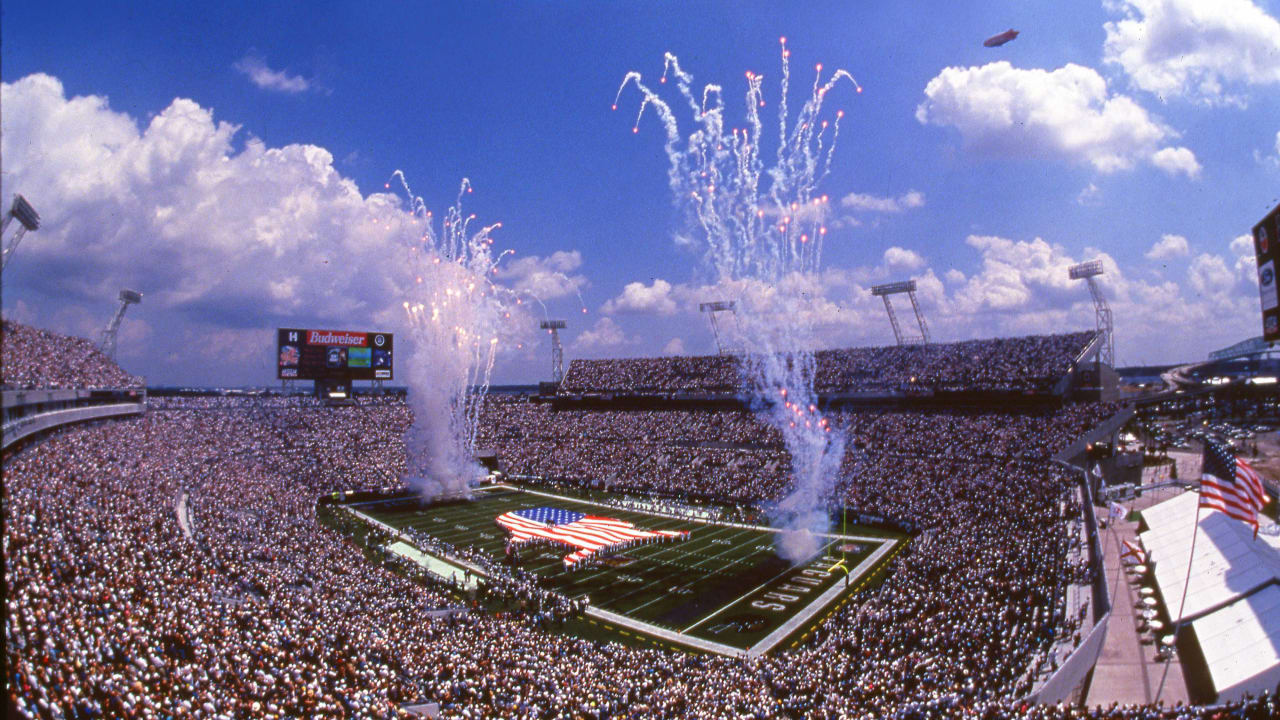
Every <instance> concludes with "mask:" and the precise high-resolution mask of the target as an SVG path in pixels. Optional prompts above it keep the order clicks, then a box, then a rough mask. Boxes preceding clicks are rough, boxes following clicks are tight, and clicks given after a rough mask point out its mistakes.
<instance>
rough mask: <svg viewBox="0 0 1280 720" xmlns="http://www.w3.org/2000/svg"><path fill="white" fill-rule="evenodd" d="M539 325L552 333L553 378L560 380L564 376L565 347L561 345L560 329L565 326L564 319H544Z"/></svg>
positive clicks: (556, 380)
mask: <svg viewBox="0 0 1280 720" xmlns="http://www.w3.org/2000/svg"><path fill="white" fill-rule="evenodd" d="M538 327H540V328H542V329H543V330H547V331H549V332H550V333H551V379H552V380H553V381H554V382H557V383H558V382H560V381H561V380H562V379H563V378H564V347H562V346H561V345H560V331H561V330H563V329H564V328H565V324H564V321H563V320H543V321H542V322H540V323H538Z"/></svg>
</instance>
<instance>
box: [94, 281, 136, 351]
mask: <svg viewBox="0 0 1280 720" xmlns="http://www.w3.org/2000/svg"><path fill="white" fill-rule="evenodd" d="M140 302H142V293H140V292H138V291H137V290H129V289H128V288H126V289H124V290H121V291H120V308H119V309H118V310H116V314H115V315H113V316H112V317H111V322H109V323H107V327H106V328H105V329H104V330H103V331H102V342H101V343H100V347H101V349H102V353H103V354H104V355H106V356H107V357H109V358H111V359H112V360H114V359H115V357H116V332H117V331H118V330H119V329H120V323H121V322H122V321H123V320H124V311H125V310H128V309H129V306H130V305H136V304H138V303H140Z"/></svg>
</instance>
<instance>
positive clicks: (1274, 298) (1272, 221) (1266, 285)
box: [1253, 205, 1280, 342]
mask: <svg viewBox="0 0 1280 720" xmlns="http://www.w3.org/2000/svg"><path fill="white" fill-rule="evenodd" d="M1277 245H1280V205H1277V206H1276V207H1275V209H1273V210H1272V211H1271V212H1269V213H1267V216H1266V217H1264V218H1262V221H1261V222H1259V223H1258V224H1257V225H1254V226H1253V247H1254V250H1256V251H1257V253H1258V294H1259V296H1260V299H1261V301H1262V339H1263V340H1266V341H1267V342H1272V341H1274V340H1280V283H1277V282H1276V280H1277V278H1276V272H1277V271H1278V270H1280V268H1277V262H1278V261H1280V247H1277Z"/></svg>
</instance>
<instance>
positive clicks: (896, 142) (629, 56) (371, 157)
mask: <svg viewBox="0 0 1280 720" xmlns="http://www.w3.org/2000/svg"><path fill="white" fill-rule="evenodd" d="M1068 5H1069V6H1064V5H1063V4H1062V3H1050V2H1028V1H1025V0H1019V1H1016V2H1015V1H1010V2H984V3H971V4H956V3H942V2H931V3H888V2H882V3H847V2H826V3H818V2H815V3H778V2H735V3H724V2H714V3H713V2H618V3H601V2H467V3H424V4H418V3H395V4H391V3H388V4H378V5H376V6H374V7H371V6H370V4H368V3H336V2H335V3H288V4H285V3H281V4H273V3H254V4H247V3H219V4H205V5H199V4H184V3H171V2H165V3H127V4H123V3H121V4H103V3H60V2H41V3H34V2H21V1H15V2H6V3H5V4H4V6H3V8H2V13H3V15H2V16H0V21H2V24H0V33H2V36H0V61H2V64H0V80H3V82H4V84H5V85H4V97H3V105H4V108H5V112H4V115H3V129H4V134H3V153H4V155H3V158H4V168H3V170H4V174H3V177H2V179H0V185H2V190H3V194H4V198H5V202H8V198H9V197H10V196H11V195H12V194H13V193H14V192H21V193H23V194H24V195H25V196H26V197H27V198H28V199H29V200H31V202H32V203H33V205H35V207H36V208H37V209H38V210H39V211H40V212H41V214H42V216H43V217H44V218H45V227H44V228H42V229H41V230H40V231H39V232H38V233H36V234H34V235H31V236H29V238H28V239H27V240H26V241H25V242H24V245H23V246H22V248H21V249H20V250H19V251H18V255H16V256H15V259H14V262H13V264H12V265H11V266H10V268H9V269H7V270H6V272H5V277H4V288H3V291H4V297H3V303H4V311H5V313H6V316H8V317H13V318H15V319H18V320H22V321H25V322H30V323H33V324H36V325H40V326H44V327H51V328H54V329H57V330H61V331H64V332H70V333H74V334H79V335H85V336H89V337H96V333H97V332H98V331H99V329H100V328H101V327H102V326H103V325H105V323H106V321H107V320H108V319H109V317H110V315H111V312H112V310H113V303H114V297H115V294H116V292H117V291H118V289H119V288H120V287H125V286H128V287H135V288H136V289H138V290H141V291H142V292H144V294H146V299H145V300H144V303H143V305H142V306H140V307H139V308H136V309H135V311H130V315H129V316H128V317H127V319H126V321H125V325H124V327H123V329H122V331H121V332H122V342H121V350H120V361H121V363H122V364H123V365H124V366H125V367H126V368H127V369H129V370H131V371H133V372H136V373H140V374H144V375H146V376H147V377H148V378H149V380H151V381H152V382H159V383H164V382H201V383H264V382H269V381H270V378H271V377H272V370H271V367H270V354H271V353H270V346H271V343H272V338H273V334H272V332H271V329H272V328H274V327H276V326H278V325H289V324H292V325H304V326H325V327H342V328H346V327H351V328H363V327H371V326H372V327H379V328H389V329H393V330H394V329H397V328H396V325H397V322H398V319H399V317H398V315H397V314H396V312H397V311H396V308H397V306H398V305H399V304H400V303H399V300H400V297H399V296H398V295H397V291H396V287H397V286H396V284H395V283H394V282H393V281H391V280H385V278H390V277H391V276H393V275H394V274H395V272H396V270H397V266H399V265H402V264H403V262H402V258H400V257H399V256H398V255H397V250H396V249H395V248H396V246H395V244H394V243H391V242H387V241H386V239H385V238H382V237H381V236H377V237H374V236H369V235H367V234H366V233H365V231H364V230H356V229H353V228H355V226H356V225H357V224H358V223H359V222H360V219H361V218H364V217H365V216H368V215H370V214H372V215H374V216H377V215H378V214H379V213H388V212H390V213H394V212H399V211H398V210H396V209H395V207H394V205H393V204H390V200H389V199H387V198H380V197H379V194H381V193H385V192H386V188H385V186H384V184H385V183H386V182H387V181H388V179H389V178H390V176H391V174H392V172H393V171H394V170H396V169H401V170H403V171H404V173H405V175H406V176H407V178H408V180H409V182H410V183H411V185H412V187H413V190H414V192H415V193H417V194H420V195H422V196H423V198H424V200H425V202H426V204H427V206H428V207H431V208H433V209H443V208H444V207H445V206H447V205H448V204H450V203H451V202H452V201H453V198H454V196H455V194H456V193H457V188H458V184H459V181H460V180H461V178H463V177H468V178H470V179H471V181H472V183H473V184H474V186H475V191H474V192H473V193H471V194H468V195H467V196H466V200H465V209H466V210H467V211H468V212H474V213H476V214H477V215H478V217H479V219H480V220H481V221H483V222H486V223H490V222H495V221H501V222H502V223H503V225H502V228H501V229H500V230H498V231H496V232H495V234H494V237H495V247H501V248H512V249H514V250H515V251H516V255H515V259H516V260H517V261H518V262H516V263H511V262H507V264H506V265H504V266H503V268H504V269H503V270H502V272H501V273H500V276H499V277H500V280H499V281H500V282H502V283H504V284H506V285H508V286H511V287H518V288H523V289H532V290H536V291H537V292H538V293H539V294H540V295H541V296H543V297H544V299H545V300H546V301H547V303H548V305H549V308H550V312H551V313H552V314H555V315H561V316H565V317H568V318H569V322H570V327H569V329H568V330H567V332H566V333H565V335H564V337H565V340H566V354H567V355H568V356H569V357H570V358H572V357H599V356H639V355H659V354H664V353H705V352H708V351H709V350H710V349H711V338H710V334H709V332H708V330H707V329H706V326H705V324H704V321H703V319H702V318H700V317H699V316H698V313H697V312H696V303H697V302H698V301H699V300H700V299H711V297H712V296H713V295H714V294H715V292H716V291H715V290H713V289H707V288H705V287H703V285H704V284H705V283H706V282H708V281H709V279H710V278H709V277H708V276H707V273H706V272H705V269H702V270H700V268H701V263H700V260H699V258H698V257H697V256H696V255H695V254H694V253H690V252H689V251H688V250H685V249H682V248H680V247H678V246H677V245H676V243H675V242H673V239H672V238H673V235H674V234H676V233H677V232H679V231H681V230H682V229H683V228H682V227H681V226H680V223H681V215H680V214H679V213H678V212H677V210H676V209H675V208H674V207H673V204H672V198H671V197H670V192H669V190H668V187H667V179H666V171H667V158H666V156H665V155H664V153H663V148H662V141H663V137H662V133H661V128H660V126H659V122H658V120H657V118H656V117H655V116H654V115H653V114H652V113H647V114H646V115H645V116H644V117H643V118H642V120H641V122H640V125H639V132H638V133H633V132H632V123H633V121H634V119H635V114H636V111H637V109H638V108H639V103H640V96H639V95H638V93H637V92H636V91H635V90H634V88H629V89H628V90H627V91H626V92H624V93H623V96H622V99H621V101H620V103H619V106H620V107H619V109H618V111H616V112H613V111H611V110H610V105H611V103H612V101H613V98H614V93H615V92H616V91H617V88H618V85H619V83H620V81H621V80H622V77H623V76H624V74H625V73H626V72H627V71H630V70H637V71H639V72H641V73H642V74H643V75H644V77H645V79H646V82H648V83H654V82H656V78H657V76H659V75H660V74H661V72H662V67H663V66H662V57H663V53H664V52H666V51H670V52H672V53H674V54H676V55H677V56H679V58H680V61H681V64H682V66H683V67H684V68H685V69H686V70H688V71H689V72H690V73H692V75H693V76H694V78H695V83H696V84H697V85H699V86H701V85H702V84H705V83H711V82H714V83H718V84H721V85H723V86H724V89H725V90H724V95H725V98H726V102H727V106H728V108H729V110H728V112H729V116H730V117H733V116H734V115H735V114H736V113H738V111H739V108H741V107H742V98H743V93H744V92H745V89H746V85H745V79H744V72H745V71H747V70H753V71H755V72H759V73H764V75H765V81H764V87H765V96H766V98H768V99H769V100H770V102H771V107H769V108H767V109H766V110H765V113H766V122H768V117H769V116H770V115H771V114H772V113H773V112H774V110H775V108H776V99H777V94H778V92H779V88H778V84H777V80H778V75H779V68H780V57H779V49H780V46H779V37H781V36H785V37H786V38H787V46H788V48H789V49H790V51H791V56H790V60H791V69H792V86H791V90H792V92H791V100H792V102H793V108H794V106H795V104H798V102H799V101H800V100H801V99H802V97H803V96H804V95H805V94H807V91H808V86H809V83H810V82H812V78H813V66H814V65H815V64H816V63H822V64H823V65H824V68H825V72H826V73H828V74H829V73H830V71H831V70H832V69H834V68H837V67H839V68H844V69H847V70H848V71H849V72H851V73H852V74H853V75H854V77H856V78H857V80H858V82H859V83H860V84H861V85H862V86H863V87H864V92H862V93H861V94H855V93H853V92H852V90H851V88H850V87H849V86H847V85H841V86H839V87H838V88H837V90H835V91H833V95H832V96H831V97H829V98H827V104H826V106H827V109H828V112H834V110H835V109H837V108H839V109H843V110H844V111H845V112H846V117H845V118H844V120H843V121H842V127H841V135H840V144H839V147H838V149H837V152H836V154H835V156H834V158H833V163H832V173H831V175H830V176H829V177H828V178H826V179H825V180H824V182H823V184H822V191H823V192H825V193H828V194H829V195H830V197H831V198H832V207H833V210H832V212H831V215H830V217H828V218H827V219H826V220H827V223H828V224H829V225H830V226H831V233H830V235H829V239H828V241H827V245H826V253H825V257H824V262H823V267H824V272H823V273H822V274H821V276H820V277H815V278H814V283H815V288H816V290H815V292H816V293H817V294H818V295H819V296H820V297H821V299H822V301H823V303H824V304H823V305H822V307H823V308H825V311H826V312H827V314H828V315H829V316H830V318H831V320H830V321H829V322H826V323H824V324H821V325H820V327H819V331H818V336H817V337H816V339H815V340H816V342H817V343H818V344H821V345H826V346H847V345H865V344H885V343H888V342H891V341H892V335H891V333H890V329H889V326H888V322H887V321H886V319H885V318H884V313H883V307H882V306H879V305H878V304H877V303H878V301H876V302H872V300H873V299H872V298H870V297H869V296H868V295H867V292H866V289H867V287H868V286H869V285H871V284H874V283H876V282H882V281H885V280H891V279H904V278H907V277H912V278H916V279H917V281H918V282H919V283H920V285H921V288H922V289H921V300H922V304H923V306H924V309H925V312H926V313H927V314H928V316H929V319H930V321H931V325H932V329H933V331H934V334H935V336H937V337H939V338H941V339H963V338H970V337H990V336H996V335H1011V334H1029V333H1039V332H1055V331H1062V330H1075V329H1082V328H1085V327H1088V326H1089V325H1091V323H1092V309H1091V307H1090V306H1089V305H1088V294H1087V292H1086V290H1085V288H1083V287H1081V286H1079V285H1078V284H1072V283H1070V282H1068V281H1067V280H1066V278H1065V267H1066V266H1067V265H1069V264H1071V263H1072V262H1078V261H1081V260H1086V259H1091V258H1093V257H1103V258H1104V262H1105V263H1106V267H1107V274H1106V275H1105V276H1104V289H1105V291H1106V292H1107V293H1108V294H1109V296H1110V297H1112V298H1113V306H1114V308H1115V311H1116V324H1117V338H1116V352H1117V359H1118V361H1119V362H1120V363H1122V364H1131V363H1155V362H1172V361H1177V360H1183V359H1190V358H1196V357H1200V356H1203V355H1204V354H1205V353H1206V352H1208V351H1209V350H1212V349H1215V348H1217V347H1221V346H1224V345H1227V344H1230V343H1232V342H1235V341H1238V340H1241V339H1244V338H1245V337H1249V336H1251V335H1256V334H1259V328H1258V325H1259V320H1258V301H1257V290H1256V278H1255V271H1254V268H1253V265H1252V250H1251V249H1249V248H1247V247H1246V243H1244V242H1242V241H1239V238H1240V236H1242V235H1244V234H1245V233H1247V232H1248V231H1249V228H1250V227H1251V226H1252V225H1253V223H1255V222H1256V221H1257V220H1259V219H1260V218H1261V217H1262V216H1263V215H1264V214H1266V212H1267V211H1269V210H1270V209H1271V208H1272V207H1274V206H1275V205H1276V204H1277V203H1278V202H1280V23H1277V22H1276V20H1275V18H1276V17H1277V14H1278V13H1277V7H1276V5H1275V3H1274V0H1270V1H1267V0H1254V1H1252V2H1250V1H1247V0H1230V1H1226V0H1222V1H1219V0H1211V1H1206V2H1199V1H1195V0H1128V1H1122V0H1108V2H1105V3H1104V2H1101V1H1098V2H1092V3H1071V4H1068ZM1007 28H1016V29H1018V30H1019V31H1020V32H1021V35H1020V36H1019V37H1018V38H1017V39H1016V40H1014V41H1012V42H1010V43H1008V44H1007V45H1005V46H1004V47H1001V48H984V47H983V46H982V40H983V39H984V38H986V37H987V36H989V35H992V34H995V33H997V32H1000V31H1002V30H1005V29H1007ZM654 87H655V88H661V89H662V90H664V91H665V90H670V88H669V87H665V86H657V85H654ZM76 98H79V99H80V100H78V101H77V100H76ZM668 99H669V100H672V101H674V100H675V97H674V96H673V95H672V96H668ZM211 206H213V207H211ZM507 260H508V261H509V260H511V259H510V258H508V259H507ZM384 280H385V281H384ZM575 291H577V292H575ZM579 292H580V294H581V297H582V302H581V303H580V302H579V300H578V293H579ZM583 306H585V309H586V310H587V313H586V314H583V313H582V312H581V311H582V309H583ZM530 324H532V322H531V323H530ZM546 356H547V349H546V341H545V339H544V338H542V337H541V336H539V335H538V334H536V333H529V334H527V335H520V334H516V335H513V336H512V337H509V338H505V337H504V339H503V351H502V353H501V355H500V358H499V364H498V368H497V371H496V372H497V375H496V378H497V379H498V380H499V381H532V380H536V379H540V378H542V377H543V376H544V375H545V374H546V372H545V371H546V365H547V361H546Z"/></svg>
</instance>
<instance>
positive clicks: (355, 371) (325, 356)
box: [276, 328, 394, 380]
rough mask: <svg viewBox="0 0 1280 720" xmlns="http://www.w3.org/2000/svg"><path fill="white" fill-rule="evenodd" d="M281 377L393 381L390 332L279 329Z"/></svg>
mask: <svg viewBox="0 0 1280 720" xmlns="http://www.w3.org/2000/svg"><path fill="white" fill-rule="evenodd" d="M276 336H277V338H276V378H277V379H279V380H392V379H394V378H393V374H392V368H393V367H394V364H393V363H392V360H393V356H392V351H393V349H394V348H393V342H392V335H391V333H384V332H353V331H350V330H302V329H299V328H281V329H278V330H276Z"/></svg>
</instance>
